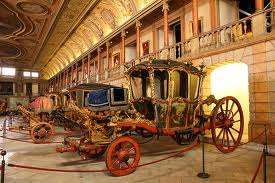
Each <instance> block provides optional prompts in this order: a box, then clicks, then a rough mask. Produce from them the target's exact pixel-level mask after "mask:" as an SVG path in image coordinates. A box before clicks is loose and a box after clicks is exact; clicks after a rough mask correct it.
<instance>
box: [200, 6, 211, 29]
mask: <svg viewBox="0 0 275 183" xmlns="http://www.w3.org/2000/svg"><path fill="white" fill-rule="evenodd" d="M198 10H199V18H201V17H202V24H203V25H202V31H203V32H208V31H210V30H211V17H210V4H209V1H202V3H201V4H199V7H198Z"/></svg>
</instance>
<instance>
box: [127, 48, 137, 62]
mask: <svg viewBox="0 0 275 183" xmlns="http://www.w3.org/2000/svg"><path fill="white" fill-rule="evenodd" d="M136 56H137V53H136V47H135V46H128V47H127V46H126V47H125V62H129V61H130V60H132V59H135V58H136Z"/></svg>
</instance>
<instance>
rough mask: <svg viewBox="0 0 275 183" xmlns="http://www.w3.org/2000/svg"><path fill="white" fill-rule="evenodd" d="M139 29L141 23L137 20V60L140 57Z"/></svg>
mask: <svg viewBox="0 0 275 183" xmlns="http://www.w3.org/2000/svg"><path fill="white" fill-rule="evenodd" d="M140 27H141V23H140V21H139V20H137V21H136V40H137V58H139V57H140Z"/></svg>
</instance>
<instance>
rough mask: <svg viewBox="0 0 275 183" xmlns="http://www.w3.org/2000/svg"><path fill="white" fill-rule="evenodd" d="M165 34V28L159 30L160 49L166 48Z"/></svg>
mask: <svg viewBox="0 0 275 183" xmlns="http://www.w3.org/2000/svg"><path fill="white" fill-rule="evenodd" d="M163 36H164V32H163V27H162V28H159V29H158V49H162V48H164V37H163Z"/></svg>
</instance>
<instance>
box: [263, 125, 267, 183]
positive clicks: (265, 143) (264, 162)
mask: <svg viewBox="0 0 275 183" xmlns="http://www.w3.org/2000/svg"><path fill="white" fill-rule="evenodd" d="M264 128H265V130H264V134H265V137H264V138H265V140H264V148H263V177H264V183H266V182H267V164H266V157H267V156H268V147H267V143H268V142H267V129H266V124H265V125H264Z"/></svg>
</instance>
